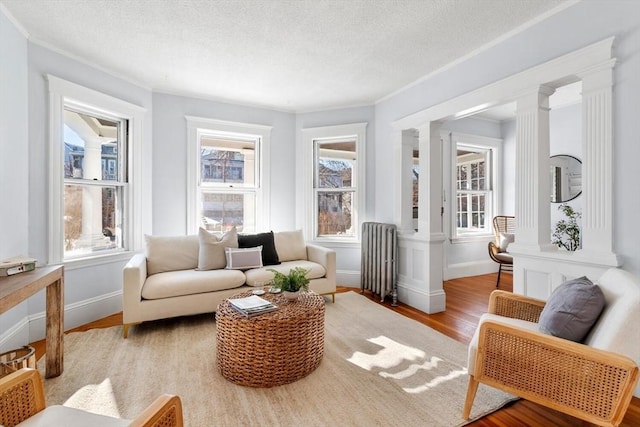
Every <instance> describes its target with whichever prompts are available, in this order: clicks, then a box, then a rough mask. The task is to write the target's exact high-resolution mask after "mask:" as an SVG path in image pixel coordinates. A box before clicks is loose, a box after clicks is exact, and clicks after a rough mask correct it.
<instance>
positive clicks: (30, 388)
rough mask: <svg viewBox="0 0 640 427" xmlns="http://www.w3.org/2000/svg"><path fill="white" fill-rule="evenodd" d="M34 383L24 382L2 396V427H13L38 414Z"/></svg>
mask: <svg viewBox="0 0 640 427" xmlns="http://www.w3.org/2000/svg"><path fill="white" fill-rule="evenodd" d="M38 410H39V409H38V408H37V404H36V395H35V385H34V383H33V381H29V380H27V381H23V382H21V383H18V384H16V385H15V386H14V387H10V388H8V389H7V390H5V391H4V392H3V393H2V394H1V395H0V425H3V426H4V427H13V426H15V425H16V424H20V423H21V422H22V421H24V420H26V419H27V418H29V417H31V416H32V415H34V414H35V413H37V412H38Z"/></svg>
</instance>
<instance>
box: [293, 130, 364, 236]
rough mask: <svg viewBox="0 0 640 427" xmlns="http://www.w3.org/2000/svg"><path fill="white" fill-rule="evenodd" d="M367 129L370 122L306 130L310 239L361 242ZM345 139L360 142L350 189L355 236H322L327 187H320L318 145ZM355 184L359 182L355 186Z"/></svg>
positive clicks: (306, 218) (306, 205) (307, 233)
mask: <svg viewBox="0 0 640 427" xmlns="http://www.w3.org/2000/svg"><path fill="white" fill-rule="evenodd" d="M366 130H367V123H353V124H346V125H336V126H322V127H315V128H305V129H302V139H303V144H304V150H303V152H304V156H305V161H304V162H303V164H304V165H305V170H304V171H303V173H304V180H303V182H305V183H307V184H306V185H305V188H304V189H303V191H304V197H303V200H304V221H303V227H302V228H303V230H304V233H305V238H306V239H307V240H308V241H313V242H317V243H344V244H346V245H349V244H359V243H360V237H361V236H360V234H361V231H360V224H361V223H362V221H363V220H364V217H365V209H366V206H365V194H366V150H365V147H366ZM343 140H353V141H354V142H355V145H356V149H355V152H356V160H355V162H354V173H353V176H352V184H351V187H349V189H350V190H351V189H353V191H354V197H353V198H352V199H353V200H352V214H351V224H352V227H353V231H354V232H353V235H349V236H339V235H332V236H328V235H324V236H320V235H318V192H322V191H325V190H326V189H323V188H318V187H317V185H316V170H317V164H318V162H317V157H318V148H317V147H318V145H319V144H321V143H331V142H337V141H343ZM354 183H355V185H354Z"/></svg>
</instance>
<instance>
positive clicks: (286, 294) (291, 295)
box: [282, 291, 300, 301]
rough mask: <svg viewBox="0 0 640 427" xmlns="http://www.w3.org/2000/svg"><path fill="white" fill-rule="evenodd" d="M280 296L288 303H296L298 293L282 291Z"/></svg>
mask: <svg viewBox="0 0 640 427" xmlns="http://www.w3.org/2000/svg"><path fill="white" fill-rule="evenodd" d="M282 295H284V297H285V298H286V299H288V300H289V301H297V300H298V296H300V291H295V292H291V291H283V292H282Z"/></svg>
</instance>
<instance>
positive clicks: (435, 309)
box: [398, 283, 446, 314]
mask: <svg viewBox="0 0 640 427" xmlns="http://www.w3.org/2000/svg"><path fill="white" fill-rule="evenodd" d="M398 300H399V301H401V302H403V303H405V304H407V305H409V306H411V307H413V308H417V309H418V310H420V311H424V312H425V313H427V314H434V313H439V312H441V311H444V310H445V309H446V295H445V293H444V291H437V292H432V293H429V292H425V291H422V290H420V289H416V288H413V287H411V286H408V285H406V284H404V283H398Z"/></svg>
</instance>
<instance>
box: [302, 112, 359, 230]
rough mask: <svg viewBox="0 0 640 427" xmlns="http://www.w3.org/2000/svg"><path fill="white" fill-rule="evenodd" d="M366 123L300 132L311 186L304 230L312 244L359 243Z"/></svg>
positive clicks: (307, 197)
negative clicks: (332, 242) (306, 156)
mask: <svg viewBox="0 0 640 427" xmlns="http://www.w3.org/2000/svg"><path fill="white" fill-rule="evenodd" d="M365 131H366V123H358V124H353V125H340V126H327V127H321V128H308V129H303V131H302V132H303V139H304V143H305V150H306V151H305V152H306V155H308V156H309V158H310V159H312V163H311V165H312V167H311V168H310V169H309V170H308V173H309V178H310V179H309V180H308V181H307V180H305V181H307V182H310V183H311V184H312V186H311V188H308V187H307V189H308V192H307V193H306V194H305V200H306V201H307V203H306V215H305V216H306V218H307V222H306V227H307V233H308V235H309V236H312V237H311V238H312V239H315V240H335V241H345V242H349V241H353V242H356V241H357V240H358V239H359V231H358V229H359V223H360V221H361V218H362V212H363V211H364V185H365V182H364V181H365V175H364V168H363V167H362V165H363V163H364V162H363V161H362V160H361V159H364V145H365V143H364V139H365Z"/></svg>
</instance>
